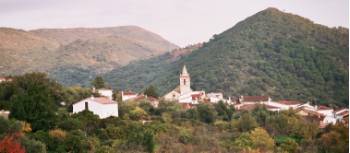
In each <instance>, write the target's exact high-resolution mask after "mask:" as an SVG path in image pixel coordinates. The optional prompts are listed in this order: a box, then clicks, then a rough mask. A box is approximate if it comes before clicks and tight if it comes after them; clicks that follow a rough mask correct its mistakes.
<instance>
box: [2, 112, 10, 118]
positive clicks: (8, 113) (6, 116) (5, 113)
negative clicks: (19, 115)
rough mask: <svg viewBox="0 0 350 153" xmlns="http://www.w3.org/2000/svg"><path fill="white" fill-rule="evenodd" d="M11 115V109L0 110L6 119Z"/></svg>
mask: <svg viewBox="0 0 350 153" xmlns="http://www.w3.org/2000/svg"><path fill="white" fill-rule="evenodd" d="M9 115H10V111H7V110H0V117H3V118H5V119H8V118H9Z"/></svg>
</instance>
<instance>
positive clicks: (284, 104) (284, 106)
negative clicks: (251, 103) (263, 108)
mask: <svg viewBox="0 0 350 153" xmlns="http://www.w3.org/2000/svg"><path fill="white" fill-rule="evenodd" d="M264 104H266V105H269V106H273V107H277V108H279V110H289V109H296V108H298V106H300V105H302V103H301V102H299V101H296V100H280V101H278V102H274V101H268V102H266V103H264Z"/></svg>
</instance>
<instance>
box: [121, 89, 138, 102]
mask: <svg viewBox="0 0 350 153" xmlns="http://www.w3.org/2000/svg"><path fill="white" fill-rule="evenodd" d="M138 96H139V94H137V93H134V92H132V91H122V101H123V102H124V101H128V100H132V99H135V98H137V97H138Z"/></svg>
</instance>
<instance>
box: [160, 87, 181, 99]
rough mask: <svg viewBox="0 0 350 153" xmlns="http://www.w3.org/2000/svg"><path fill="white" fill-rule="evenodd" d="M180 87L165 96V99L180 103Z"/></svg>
mask: <svg viewBox="0 0 350 153" xmlns="http://www.w3.org/2000/svg"><path fill="white" fill-rule="evenodd" d="M179 88H180V87H178V88H175V89H174V90H173V91H170V92H169V93H167V94H166V95H164V99H165V100H167V101H178V100H179V98H180V89H179Z"/></svg>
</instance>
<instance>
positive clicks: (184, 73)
mask: <svg viewBox="0 0 350 153" xmlns="http://www.w3.org/2000/svg"><path fill="white" fill-rule="evenodd" d="M181 75H188V72H187V68H186V65H184V67H183V68H182V73H181Z"/></svg>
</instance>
